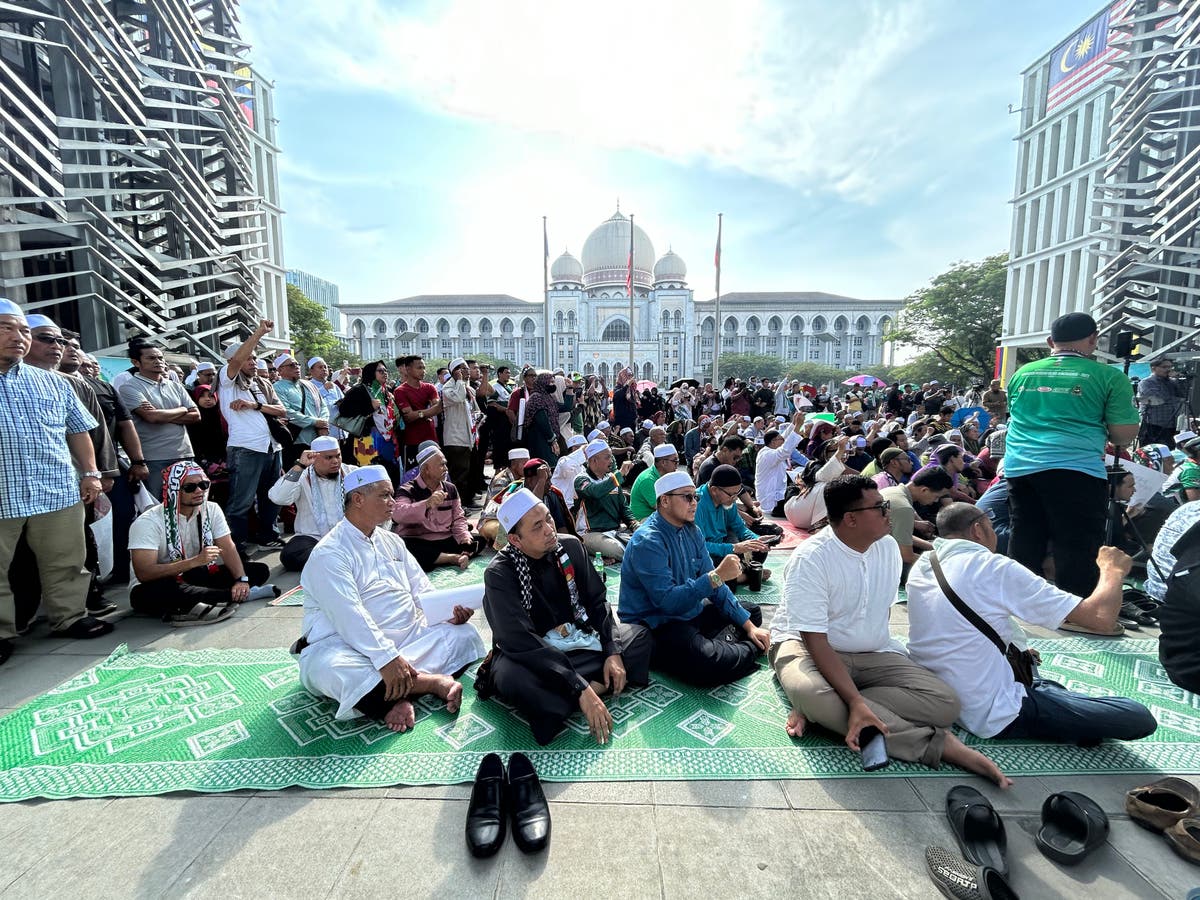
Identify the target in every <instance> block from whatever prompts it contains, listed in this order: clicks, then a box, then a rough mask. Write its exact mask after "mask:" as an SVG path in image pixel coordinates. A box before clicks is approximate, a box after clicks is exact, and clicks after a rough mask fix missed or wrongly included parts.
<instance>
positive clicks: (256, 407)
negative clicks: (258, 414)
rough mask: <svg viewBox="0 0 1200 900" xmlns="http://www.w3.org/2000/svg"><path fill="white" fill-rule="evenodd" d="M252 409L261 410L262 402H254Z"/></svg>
mask: <svg viewBox="0 0 1200 900" xmlns="http://www.w3.org/2000/svg"><path fill="white" fill-rule="evenodd" d="M254 408H255V409H256V410H257V409H262V401H261V400H259V401H257V402H255V404H254Z"/></svg>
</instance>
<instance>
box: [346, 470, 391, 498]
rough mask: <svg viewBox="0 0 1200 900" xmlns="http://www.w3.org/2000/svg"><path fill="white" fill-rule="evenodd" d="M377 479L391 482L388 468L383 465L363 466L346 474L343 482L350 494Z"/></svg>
mask: <svg viewBox="0 0 1200 900" xmlns="http://www.w3.org/2000/svg"><path fill="white" fill-rule="evenodd" d="M377 481H386V482H388V484H391V482H392V479H391V477H390V476H389V475H388V473H387V469H385V468H384V467H383V466H363V467H362V468H361V469H355V470H354V471H353V472H351V473H350V474H349V475H347V476H346V478H345V480H344V481H343V482H342V489H343V490H344V491H345V492H346V493H347V494H348V493H350V492H351V491H357V490H358V489H359V488H361V487H366V486H367V485H368V484H374V483H375V482H377Z"/></svg>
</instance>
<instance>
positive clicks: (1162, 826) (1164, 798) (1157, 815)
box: [1125, 778, 1200, 831]
mask: <svg viewBox="0 0 1200 900" xmlns="http://www.w3.org/2000/svg"><path fill="white" fill-rule="evenodd" d="M1198 809H1200V788H1197V787H1196V786H1195V785H1194V784H1192V783H1191V782H1190V781H1184V780H1183V779H1182V778H1161V779H1159V780H1158V781H1155V782H1153V783H1152V784H1145V785H1142V786H1141V787H1136V788H1134V789H1133V790H1131V791H1128V792H1126V794H1125V812H1127V813H1128V814H1129V818H1131V819H1133V821H1135V822H1137V823H1138V824H1139V825H1141V826H1142V827H1143V828H1149V829H1150V830H1151V831H1164V830H1166V829H1168V828H1170V827H1171V826H1173V825H1175V824H1177V823H1178V822H1180V821H1182V820H1184V819H1187V818H1189V817H1192V816H1195V815H1196V814H1197V810H1198ZM1193 821H1195V820H1194V819H1193Z"/></svg>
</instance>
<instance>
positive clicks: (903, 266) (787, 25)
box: [241, 0, 1099, 303]
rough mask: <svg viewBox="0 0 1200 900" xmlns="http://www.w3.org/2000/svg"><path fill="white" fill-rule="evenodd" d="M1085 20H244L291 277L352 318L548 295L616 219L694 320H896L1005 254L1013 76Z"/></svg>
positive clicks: (1016, 93) (701, 0) (748, 10)
mask: <svg viewBox="0 0 1200 900" xmlns="http://www.w3.org/2000/svg"><path fill="white" fill-rule="evenodd" d="M1098 8H1099V4H1098V3H1095V2H1076V0H1040V2H1036V0H988V2H982V0H980V2H967V3H962V2H951V0H879V2H859V0H839V2H836V3H830V2H819V3H818V2H811V0H803V2H800V0H739V2H738V3H736V4H733V3H724V2H723V3H715V2H707V0H669V2H655V0H610V2H607V3H595V2H593V3H588V4H582V3H575V2H569V0H556V2H553V3H546V2H535V0H505V2H503V3H497V2H494V0H490V2H489V0H473V2H457V0H447V2H436V3H435V2H403V3H402V2H398V0H392V2H388V0H356V2H354V3H348V2H333V3H330V2H327V0H249V2H246V3H243V4H242V6H241V14H242V17H243V28H244V30H245V32H246V34H247V35H248V37H249V38H250V39H251V40H252V41H253V43H254V52H253V59H254V62H255V65H256V66H257V67H258V68H259V69H260V70H261V71H262V72H263V73H264V74H265V75H266V76H267V77H269V78H273V79H274V80H275V85H276V94H275V102H276V115H277V116H278V118H279V119H280V120H281V121H280V126H279V138H280V144H281V146H282V150H283V156H282V159H281V161H280V171H281V186H282V199H283V206H284V209H285V210H286V217H285V219H284V244H285V261H286V264H287V265H288V266H289V267H294V268H300V269H304V270H306V271H309V272H312V273H313V274H315V275H318V276H321V277H323V278H327V279H329V280H331V281H334V282H336V283H337V284H338V285H339V286H340V287H341V296H342V302H343V303H369V302H379V301H385V300H391V299H394V298H396V297H403V296H408V295H412V294H421V293H477V292H478V293H483V292H498V293H510V294H514V295H516V296H518V297H522V298H524V299H529V300H533V299H537V298H539V297H540V296H541V290H542V271H541V253H542V235H541V229H542V216H548V217H549V234H550V248H551V258H552V259H553V257H555V256H557V255H558V253H560V252H561V251H562V249H563V248H564V247H567V248H569V249H570V250H571V251H572V252H573V253H575V254H576V255H578V254H579V252H580V247H581V245H582V243H583V241H584V239H585V238H586V237H587V234H588V232H589V231H590V230H591V229H592V228H593V227H595V225H597V224H598V223H599V222H601V221H602V220H603V219H605V218H607V217H608V216H609V215H611V213H612V211H613V209H614V207H615V204H616V202H617V199H618V198H620V203H621V209H622V211H623V212H626V213H629V212H632V213H633V214H634V215H635V216H636V220H637V222H638V224H639V225H641V226H642V227H643V228H645V229H646V231H647V233H648V234H649V236H650V238H651V240H652V241H653V242H654V245H655V250H656V251H657V252H658V253H659V254H661V253H663V252H665V251H666V249H667V248H668V246H671V247H673V248H674V250H675V252H677V253H678V254H680V255H681V256H682V257H683V258H684V260H685V262H686V263H687V265H688V269H689V282H690V284H691V286H692V287H693V288H694V289H695V291H696V295H697V297H701V298H707V297H711V296H712V291H713V265H712V257H713V245H714V242H715V237H716V214H717V213H718V212H722V213H724V214H725V232H724V235H725V236H724V255H723V261H724V264H723V267H722V290H723V291H725V292H729V291H750V290H754V291H767V290H819V291H829V292H832V293H838V294H846V295H850V296H859V297H872V298H874V297H904V296H906V295H907V294H909V293H911V292H912V291H913V290H915V289H917V288H919V287H921V286H922V285H923V284H925V283H926V282H927V281H928V280H929V279H930V278H931V277H933V276H934V275H936V274H938V273H939V272H941V271H942V270H944V269H945V268H946V267H947V266H949V265H950V264H952V263H954V262H955V261H958V260H963V259H968V260H974V259H979V258H982V257H984V256H986V255H989V254H992V253H996V252H999V251H1003V250H1006V249H1007V248H1008V238H1009V228H1010V206H1009V203H1008V201H1009V199H1010V198H1011V195H1012V185H1013V179H1014V165H1015V146H1014V144H1013V140H1012V138H1013V135H1014V133H1015V129H1016V125H1017V117H1016V116H1011V115H1009V114H1008V104H1009V103H1012V104H1013V106H1014V107H1016V106H1019V105H1020V103H1019V101H1020V72H1021V70H1022V69H1024V68H1025V67H1026V66H1028V65H1029V64H1030V63H1032V62H1033V61H1034V60H1035V59H1037V58H1038V57H1039V56H1040V55H1041V54H1043V53H1045V52H1047V51H1048V50H1050V49H1051V48H1052V47H1053V46H1054V45H1056V44H1057V43H1058V42H1059V41H1060V40H1062V39H1063V38H1065V37H1066V36H1067V35H1068V34H1069V33H1070V32H1071V31H1072V30H1073V29H1074V28H1076V26H1078V25H1080V24H1081V23H1082V22H1084V21H1085V20H1086V19H1088V18H1089V17H1090V16H1091V15H1092V14H1093V13H1094V12H1095V11H1096V10H1097V9H1098Z"/></svg>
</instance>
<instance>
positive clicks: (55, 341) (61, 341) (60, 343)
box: [33, 334, 69, 347]
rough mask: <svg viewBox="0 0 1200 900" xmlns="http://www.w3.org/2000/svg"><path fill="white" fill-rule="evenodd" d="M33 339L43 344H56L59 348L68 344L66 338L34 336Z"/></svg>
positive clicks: (46, 335)
mask: <svg viewBox="0 0 1200 900" xmlns="http://www.w3.org/2000/svg"><path fill="white" fill-rule="evenodd" d="M33 339H34V340H35V341H40V342H41V343H43V344H58V346H60V347H65V346H67V344H68V343H69V341H68V340H67V339H66V338H60V337H55V336H54V335H52V334H35V335H34V336H33Z"/></svg>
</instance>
